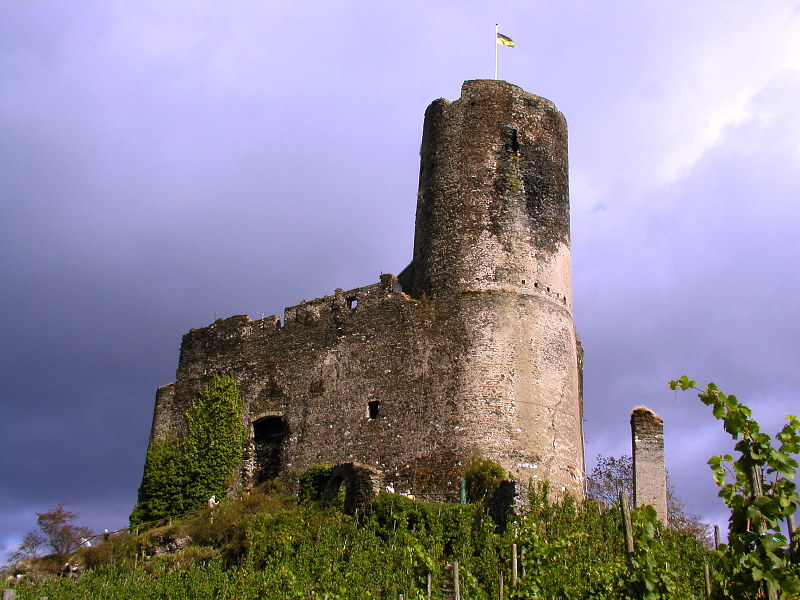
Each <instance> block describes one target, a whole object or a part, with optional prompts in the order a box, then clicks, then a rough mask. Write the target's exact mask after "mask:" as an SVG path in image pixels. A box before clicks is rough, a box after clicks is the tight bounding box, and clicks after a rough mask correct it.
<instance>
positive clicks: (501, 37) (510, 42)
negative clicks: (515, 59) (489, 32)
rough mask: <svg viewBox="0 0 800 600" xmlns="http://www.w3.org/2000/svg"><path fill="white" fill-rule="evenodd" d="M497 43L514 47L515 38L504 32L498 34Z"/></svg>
mask: <svg viewBox="0 0 800 600" xmlns="http://www.w3.org/2000/svg"><path fill="white" fill-rule="evenodd" d="M497 43H498V44H501V45H503V46H511V47H512V48H513V47H514V40H512V39H511V38H510V37H508V36H507V35H503V34H502V33H498V34H497Z"/></svg>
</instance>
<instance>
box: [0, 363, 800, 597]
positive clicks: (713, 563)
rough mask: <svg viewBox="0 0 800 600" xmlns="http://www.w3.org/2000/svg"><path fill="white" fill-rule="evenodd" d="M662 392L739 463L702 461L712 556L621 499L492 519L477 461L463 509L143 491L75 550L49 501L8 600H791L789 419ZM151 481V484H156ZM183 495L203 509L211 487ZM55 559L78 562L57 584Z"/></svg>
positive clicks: (539, 494) (726, 398) (315, 495)
mask: <svg viewBox="0 0 800 600" xmlns="http://www.w3.org/2000/svg"><path fill="white" fill-rule="evenodd" d="M217 383H218V384H220V385H219V387H220V389H222V390H223V391H224V390H226V389H227V387H226V383H225V382H224V381H220V382H217ZM670 385H671V387H672V388H673V389H683V390H689V389H694V390H695V391H697V392H698V396H699V398H700V400H701V401H702V402H703V403H704V404H706V405H708V406H710V407H711V408H712V412H713V415H714V417H715V418H717V419H719V420H721V421H722V422H723V425H724V428H725V430H726V431H727V432H728V433H729V434H730V435H731V436H732V437H733V439H734V440H735V441H736V443H735V446H734V449H735V451H736V453H737V455H736V456H733V455H723V456H717V457H712V458H711V459H710V460H709V461H708V462H709V465H710V466H711V469H712V473H713V475H714V478H715V480H716V482H717V485H718V487H719V489H720V492H719V496H720V498H722V500H723V501H724V502H725V504H726V505H727V506H728V508H729V509H730V519H729V530H728V539H727V543H725V544H722V543H720V541H719V540H717V542H716V543H715V544H714V545H715V548H714V549H710V548H708V547H706V546H704V544H703V543H702V541H701V540H700V539H698V538H697V537H695V536H693V535H691V534H690V533H688V532H687V530H680V529H675V528H674V527H673V528H672V529H670V528H665V527H664V526H663V524H662V523H661V522H660V521H659V520H658V519H657V517H656V512H655V510H654V509H653V508H652V507H651V506H641V507H638V508H636V509H634V510H629V509H628V501H627V496H626V494H625V493H624V492H623V493H621V494H620V495H619V497H618V499H617V501H614V500H613V499H608V498H607V499H605V501H600V500H598V499H586V500H582V501H577V500H575V499H573V498H572V497H570V496H569V495H567V496H566V497H564V498H562V499H560V500H558V501H554V500H552V499H551V496H550V494H549V493H548V488H547V486H546V485H543V486H540V487H536V488H534V487H530V488H529V490H528V492H529V493H528V499H529V501H530V509H529V510H527V511H526V512H525V513H524V514H523V515H517V516H514V517H511V518H510V519H509V520H507V521H505V522H497V521H495V520H493V519H492V518H490V517H489V515H488V509H487V504H486V503H485V501H484V498H485V497H488V495H489V492H490V489H489V488H490V487H491V486H492V485H493V484H492V482H493V481H494V482H495V483H496V482H497V479H498V477H500V476H501V474H502V469H501V470H500V471H499V472H498V471H497V468H496V467H497V465H492V464H491V461H486V460H478V461H477V462H475V463H473V464H474V467H475V468H474V470H473V471H470V466H469V465H468V467H467V473H466V474H467V477H466V480H465V483H466V484H467V485H466V486H465V488H466V489H465V492H467V491H468V492H469V493H468V494H467V493H465V494H464V497H465V500H466V499H467V498H468V499H469V500H470V501H471V502H472V503H469V504H468V503H463V504H449V503H432V502H422V501H419V500H415V499H413V498H409V497H406V496H403V495H400V494H394V493H387V492H382V493H380V494H379V495H378V496H377V497H376V498H375V499H374V501H373V502H372V504H371V505H370V507H369V510H368V511H366V512H364V513H362V514H358V515H355V516H351V515H349V514H346V512H345V511H344V495H343V493H342V494H340V496H339V497H336V498H333V499H330V498H329V499H327V500H323V499H322V498H321V495H320V494H319V492H320V489H319V487H318V486H319V483H320V481H323V480H324V478H322V477H321V474H322V473H323V472H324V471H325V467H324V466H322V465H320V466H318V467H316V468H312V469H310V470H309V471H308V472H307V473H306V474H305V475H304V477H303V478H301V493H300V495H299V497H298V496H295V495H290V494H286V493H284V492H283V491H282V490H281V489H280V487H279V486H278V485H277V484H276V483H267V484H265V485H262V486H261V487H259V488H256V489H255V490H252V491H250V492H245V493H243V494H240V495H238V496H233V495H228V496H227V497H226V498H225V499H224V500H223V501H222V503H220V504H219V505H214V504H213V503H209V504H208V506H207V507H206V508H203V509H200V510H197V511H196V512H191V513H189V514H188V515H186V516H185V517H184V518H181V519H175V518H169V517H166V518H163V517H159V519H158V520H157V521H155V522H142V520H141V519H142V515H144V514H152V513H158V511H159V510H163V509H164V506H166V505H161V504H158V503H157V502H155V500H158V501H161V500H162V498H161V496H157V495H155V496H151V497H148V496H147V494H142V493H141V492H140V503H139V505H138V506H137V510H135V511H134V515H132V525H133V528H132V529H131V530H126V531H125V532H122V533H118V534H116V535H108V536H103V537H102V542H101V543H100V544H98V545H96V546H93V547H82V548H80V549H79V550H78V551H77V552H74V553H73V552H72V550H71V549H70V550H69V551H67V550H66V549H64V548H65V546H63V545H61V544H62V543H63V542H64V540H65V539H66V538H67V537H72V538H76V539H80V538H79V536H80V535H82V534H81V533H80V532H81V529H82V528H77V527H73V526H71V525H70V524H69V523H70V519H71V518H72V517H73V516H75V517H76V516H77V515H76V514H74V513H70V512H68V511H65V510H64V509H63V506H62V505H59V506H57V507H56V509H55V510H52V511H51V512H49V513H43V514H39V517H40V522H39V524H40V527H41V528H42V530H43V531H44V532H45V533H47V532H48V529H47V527H46V526H44V525H48V526H52V525H53V524H58V527H55V528H54V529H53V531H55V532H56V534H58V533H60V534H63V533H64V532H67V531H69V532H71V533H72V535H71V536H64V535H55V536H54V535H52V532H51V535H49V537H50V542H49V543H50V545H51V548H52V549H53V550H54V551H55V554H53V555H51V556H49V557H44V558H31V559H29V560H28V562H27V565H28V568H27V570H26V571H25V576H24V577H22V578H21V579H18V580H14V581H13V583H14V584H15V585H14V589H13V590H8V592H7V593H6V592H4V600H5V599H6V597H7V596H8V597H9V598H11V597H12V596H13V595H14V594H16V598H18V599H19V600H28V599H30V600H33V599H36V598H43V597H46V598H49V600H73V599H74V600H77V599H82V600H83V599H114V598H119V599H121V600H122V599H124V600H137V599H142V600H144V599H148V600H149V599H151V598H159V599H165V600H181V599H194V598H220V599H230V600H249V599H252V600H256V599H259V600H272V599H275V600H278V599H280V600H286V599H289V600H291V599H295V598H296V599H312V598H314V599H320V600H323V599H325V600H361V599H363V600H367V599H386V600H431V599H433V600H450V599H453V600H461V599H462V598H463V599H464V600H490V599H491V600H495V599H500V600H505V599H537V600H538V599H541V600H551V599H570V600H590V599H598V600H600V599H602V600H614V599H623V598H633V599H637V600H659V599H663V600H689V599H692V598H695V599H701V598H713V599H715V600H722V599H735V600H756V599H760V598H767V599H769V600H778V599H781V600H797V599H798V598H800V567H799V566H798V540H797V539H796V538H794V537H793V536H795V535H796V529H795V525H794V516H795V513H796V511H797V506H798V495H797V491H796V484H795V481H794V480H795V477H796V470H797V466H798V465H797V460H796V459H795V458H794V457H795V456H796V455H797V453H798V451H800V421H799V420H798V419H797V418H796V417H793V416H788V417H787V423H786V425H785V426H784V427H783V429H782V430H781V431H780V432H779V433H778V434H777V435H776V436H775V439H773V438H772V437H770V436H769V435H767V434H765V433H763V432H761V431H760V428H759V425H758V423H757V422H756V421H755V420H754V419H753V418H752V417H751V413H750V410H749V409H748V408H747V407H746V406H744V405H743V404H741V403H740V402H739V401H738V400H737V398H736V397H735V396H732V395H725V394H723V393H722V392H721V391H719V390H718V389H717V387H716V386H715V385H714V384H709V385H708V386H706V387H702V388H698V387H696V385H695V382H693V381H691V380H689V379H688V378H686V377H683V378H681V379H679V380H675V381H673V382H671V383H670ZM229 396H230V397H233V398H235V395H230V394H227V392H226V393H225V394H219V397H220V398H223V399H224V398H226V397H229ZM236 422H237V420H236V419H231V423H234V424H235V423H236ZM210 430H211V426H210V425H208V424H205V425H202V426H201V427H198V431H200V432H201V433H202V432H207V431H210ZM226 431H227V430H226ZM234 433H236V432H235V431H234ZM198 437H199V436H198ZM206 437H208V436H206ZM212 438H213V436H212ZM189 441H190V442H191V441H192V438H191V437H190V438H189ZM212 441H213V439H212ZM237 443H238V442H237ZM171 460H172V459H170V461H165V460H162V461H161V463H158V461H155V460H153V463H154V464H158V465H159V466H158V468H157V469H155V468H154V473H156V474H160V475H159V476H162V475H163V473H165V472H167V471H166V470H165V467H164V466H163V465H164V464H171ZM181 460H183V459H181ZM612 462H613V461H612ZM222 474H223V473H220V474H216V475H214V474H211V475H213V477H211V476H209V482H210V483H209V484H208V485H209V486H211V485H220V483H219V481H218V480H219V478H220V477H221V476H222ZM157 482H158V478H156V477H155V476H154V477H153V487H154V489H155V488H158V486H157V485H156V483H157ZM143 488H144V486H143ZM145 489H146V488H145ZM186 489H187V490H189V492H193V493H194V494H195V495H196V496H197V497H198V498H202V497H204V496H205V494H206V493H207V492H208V489H203V490H200V491H196V490H193V489H192V488H191V487H187V488H186ZM201 492H203V493H201ZM183 493H184V494H186V496H185V497H189V496H188V492H183ZM143 500H147V501H149V502H150V504H146V503H145V502H143ZM145 508H146V509H147V511H148V512H145V510H144V509H145ZM43 524H44V525H43ZM29 535H33V534H29ZM59 549H61V550H59ZM64 560H68V561H69V563H68V564H70V565H74V567H70V569H69V570H68V572H66V573H65V572H64V567H63V563H64ZM23 562H24V561H23ZM18 566H19V565H18ZM56 574H61V575H66V576H61V577H55V576H54V575H56ZM12 575H13V572H12Z"/></svg>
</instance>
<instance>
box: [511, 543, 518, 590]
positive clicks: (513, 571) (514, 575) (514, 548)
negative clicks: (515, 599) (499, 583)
mask: <svg viewBox="0 0 800 600" xmlns="http://www.w3.org/2000/svg"><path fill="white" fill-rule="evenodd" d="M516 587H517V545H516V544H511V589H512V590H513V589H515V588H516Z"/></svg>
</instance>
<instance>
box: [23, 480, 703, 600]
mask: <svg viewBox="0 0 800 600" xmlns="http://www.w3.org/2000/svg"><path fill="white" fill-rule="evenodd" d="M633 523H634V528H635V536H636V539H637V541H639V542H640V544H644V545H642V546H641V550H640V551H639V552H638V554H637V558H636V560H637V561H639V562H636V563H635V564H631V563H629V562H628V560H627V559H626V549H625V542H624V536H623V529H624V528H623V524H622V517H621V512H620V511H619V510H616V509H610V510H603V507H602V506H601V505H599V504H598V503H597V502H594V501H586V502H575V501H574V500H572V499H571V498H567V499H565V500H564V501H563V502H560V503H551V502H549V501H548V500H547V499H546V494H545V493H541V494H539V495H536V496H535V497H534V502H533V507H532V510H531V512H530V513H529V514H527V515H526V517H525V518H524V519H522V520H521V521H520V522H518V523H516V524H515V523H510V524H509V525H508V526H507V527H506V528H505V530H504V531H498V528H497V526H496V524H495V523H494V521H492V520H491V519H490V518H489V517H488V516H486V514H485V510H484V508H483V505H482V504H480V503H476V504H465V505H460V504H441V503H426V502H420V501H416V500H412V499H408V498H405V497H403V496H400V495H397V494H386V493H383V494H381V495H380V496H379V497H378V498H377V499H376V501H375V503H374V504H373V509H372V511H371V513H370V514H369V515H368V516H362V517H360V518H358V517H349V516H347V515H345V514H344V513H343V512H342V511H341V510H340V508H339V507H337V506H336V505H335V503H334V505H323V504H320V503H318V502H305V503H301V504H298V503H297V501H296V499H295V498H292V497H289V496H285V495H282V494H280V493H276V492H270V493H263V492H258V491H255V492H253V493H251V494H249V495H248V496H245V497H243V498H241V499H238V500H230V501H227V502H225V503H223V504H221V505H220V506H219V507H217V508H216V509H214V511H213V516H212V512H211V511H209V510H203V511H201V512H200V513H198V514H197V515H196V516H194V517H192V518H190V519H187V520H184V521H180V522H174V523H172V524H168V525H164V526H162V527H157V528H154V529H151V530H148V531H146V532H143V533H140V534H138V535H137V534H135V533H131V534H126V535H120V536H114V537H112V538H111V539H110V540H108V541H106V542H103V543H102V544H100V545H98V546H95V547H92V548H85V549H83V550H81V551H80V552H79V558H78V560H79V561H81V563H82V564H83V569H84V573H83V574H82V575H81V576H80V577H78V578H75V579H70V578H64V577H62V578H50V579H46V580H44V581H42V582H41V583H39V584H33V585H20V586H18V587H17V588H16V589H17V594H18V595H17V598H19V599H20V600H23V599H25V600H27V599H29V598H30V599H35V598H39V597H42V596H46V597H48V598H50V599H51V600H71V599H79V598H80V599H95V598H97V599H100V598H104V599H107V598H120V599H122V598H124V599H126V600H135V599H139V598H142V599H145V598H147V599H151V598H164V599H175V600H178V599H184V598H187V599H188V598H212V597H213V598H229V599H234V598H235V599H239V600H244V599H253V600H255V599H276V600H277V599H291V598H298V599H300V598H303V599H306V598H320V599H322V598H325V597H327V598H328V599H329V600H335V599H348V600H351V599H352V600H360V599H364V600H366V599H375V598H391V599H392V600H395V599H398V598H400V597H401V596H402V597H403V598H405V599H407V600H410V599H418V598H428V597H429V596H428V594H429V589H430V597H431V598H434V599H443V598H446V597H448V594H449V597H453V594H454V590H453V569H452V566H453V565H454V564H456V563H457V565H458V567H457V568H458V586H459V594H460V597H461V598H465V599H476V600H479V599H487V600H488V599H490V598H491V599H496V598H500V596H501V586H502V587H503V588H504V589H503V596H504V597H505V598H551V597H552V598H624V597H627V596H626V594H627V593H628V590H629V588H630V586H631V585H633V586H640V585H645V586H646V585H647V584H648V583H649V582H652V584H653V585H654V586H656V587H657V588H658V589H663V590H668V591H669V592H670V594H672V595H671V597H673V598H692V597H696V598H701V597H704V589H705V588H704V585H705V584H704V575H703V566H704V565H705V564H706V563H707V562H708V560H709V551H708V550H707V549H705V548H704V547H703V545H702V544H701V543H700V542H699V541H697V540H696V539H694V538H692V537H691V536H688V535H685V534H677V533H674V532H671V531H669V530H664V529H663V528H661V526H660V524H658V523H657V522H656V521H655V519H654V515H651V514H648V513H647V511H633ZM189 540H190V541H189ZM178 548H179V549H178ZM514 549H516V550H517V552H516V554H517V556H518V562H517V568H516V569H514V565H513V564H512V563H513V561H512V558H513V555H514ZM645 554H646V555H647V559H646V560H645V559H644V558H643V557H644V555H645ZM514 571H516V572H517V574H516V577H517V578H516V581H514Z"/></svg>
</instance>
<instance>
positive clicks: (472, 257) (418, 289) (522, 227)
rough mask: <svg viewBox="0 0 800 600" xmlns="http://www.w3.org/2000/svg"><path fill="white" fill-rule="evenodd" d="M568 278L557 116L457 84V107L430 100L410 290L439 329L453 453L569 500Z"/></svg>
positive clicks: (477, 86) (493, 90) (576, 485)
mask: <svg viewBox="0 0 800 600" xmlns="http://www.w3.org/2000/svg"><path fill="white" fill-rule="evenodd" d="M570 268H571V267H570V245H569V190H568V176H567V127H566V121H565V119H564V117H563V115H562V114H561V113H560V112H559V111H558V110H557V109H556V107H555V106H554V105H553V104H552V103H551V102H550V101H548V100H546V99H544V98H540V97H538V96H535V95H533V94H529V93H527V92H525V91H524V90H522V89H521V88H519V87H517V86H514V85H511V84H509V83H507V82H504V81H494V80H476V81H467V82H465V83H464V85H463V87H462V89H461V98H460V99H458V100H456V101H455V102H452V103H451V102H448V101H446V100H443V99H440V100H436V101H435V102H433V103H432V104H431V105H430V106H429V107H428V110H427V111H426V113H425V125H424V129H423V138H422V149H421V164H420V182H419V194H418V201H417V216H416V232H415V240H414V261H413V284H412V290H411V291H412V293H413V294H414V295H416V296H418V297H426V298H428V299H429V300H431V301H432V303H433V304H434V305H436V306H438V307H440V308H441V309H442V311H443V312H446V313H447V314H448V315H450V316H449V317H448V319H452V321H451V323H450V324H449V326H448V327H449V329H450V331H451V332H452V333H451V335H452V336H453V340H452V342H453V343H452V348H454V349H456V350H454V352H458V353H459V355H458V356H457V357H455V358H454V364H457V365H458V369H457V370H458V372H457V373H455V374H454V375H453V376H454V377H455V378H456V379H457V384H456V386H455V389H456V392H455V396H456V397H455V398H454V399H453V400H454V402H455V405H456V406H457V410H458V411H459V419H460V427H462V428H463V438H464V440H465V448H467V447H469V448H471V451H473V452H475V453H479V454H481V455H484V456H486V457H489V458H492V459H494V460H496V461H498V462H500V463H501V464H502V465H503V466H504V467H505V468H506V469H508V470H509V471H511V472H512V473H513V474H514V475H515V476H516V477H518V478H519V479H521V480H522V481H523V482H527V481H528V480H530V479H532V480H534V481H543V480H548V481H550V483H551V488H552V489H553V490H554V491H556V492H559V491H564V490H569V491H570V492H572V493H573V494H576V495H578V496H582V494H583V477H584V461H583V439H582V438H583V436H582V399H581V365H580V362H581V357H580V348H579V344H578V341H577V338H576V335H575V330H574V325H573V320H572V284H571V272H570ZM466 451H467V450H465V452H466Z"/></svg>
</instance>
